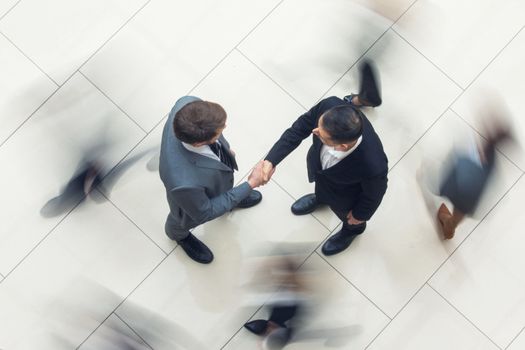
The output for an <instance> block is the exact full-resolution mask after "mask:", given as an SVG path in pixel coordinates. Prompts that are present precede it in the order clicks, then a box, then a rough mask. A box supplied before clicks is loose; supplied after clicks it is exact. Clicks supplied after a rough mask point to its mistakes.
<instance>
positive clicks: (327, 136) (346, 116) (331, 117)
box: [312, 106, 363, 151]
mask: <svg viewBox="0 0 525 350" xmlns="http://www.w3.org/2000/svg"><path fill="white" fill-rule="evenodd" d="M312 132H313V133H314V135H317V136H318V137H319V138H320V139H321V141H322V142H323V143H324V144H325V145H327V146H330V147H334V149H336V150H338V151H348V150H349V149H350V148H352V147H353V146H354V145H355V143H356V142H357V139H358V138H359V137H360V136H361V134H362V132H363V119H362V118H361V116H360V115H359V113H358V112H357V111H356V110H355V109H354V108H353V107H351V106H337V107H334V108H331V109H329V110H328V111H326V112H324V113H323V115H322V116H321V117H320V118H319V125H318V126H317V128H315V129H314V130H312Z"/></svg>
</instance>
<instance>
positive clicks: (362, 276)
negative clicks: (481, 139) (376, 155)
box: [328, 112, 520, 317]
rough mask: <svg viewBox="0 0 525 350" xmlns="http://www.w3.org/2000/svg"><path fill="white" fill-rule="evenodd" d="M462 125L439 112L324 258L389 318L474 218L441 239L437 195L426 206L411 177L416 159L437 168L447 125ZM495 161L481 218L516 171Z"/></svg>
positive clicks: (458, 130) (418, 163)
mask: <svg viewBox="0 0 525 350" xmlns="http://www.w3.org/2000/svg"><path fill="white" fill-rule="evenodd" d="M468 129H469V127H468V126H467V125H466V124H465V123H464V122H462V121H461V120H460V119H459V118H458V117H457V116H455V115H454V114H453V113H452V112H448V113H447V114H445V116H444V117H443V118H442V119H441V120H440V121H439V122H438V123H437V124H436V125H435V126H434V127H433V128H432V129H431V131H430V132H429V133H428V134H427V135H425V136H424V137H423V138H422V139H421V140H420V141H419V142H418V144H417V145H416V146H415V148H414V149H412V150H411V151H410V152H409V153H408V154H407V156H405V158H403V159H402V160H401V162H400V163H399V164H397V165H396V167H395V168H394V169H393V170H392V171H390V173H389V183H388V189H387V193H386V195H385V197H384V198H383V202H382V203H381V205H380V207H379V209H378V211H377V212H376V213H375V215H374V216H373V217H372V219H371V220H370V221H369V223H368V227H367V230H366V232H365V233H364V234H363V235H362V236H360V237H358V238H357V239H356V240H354V242H353V243H352V245H351V246H350V247H349V248H348V249H347V250H346V251H345V252H343V253H340V254H338V255H335V256H333V257H330V258H328V261H329V262H330V263H331V264H332V265H333V266H334V267H335V268H336V269H338V270H339V271H341V273H342V274H343V275H344V276H346V278H348V279H349V280H350V281H351V282H352V283H354V285H355V286H356V287H357V288H359V289H360V290H361V291H362V292H363V293H364V294H365V295H367V296H368V297H369V298H370V299H371V300H372V301H373V302H375V303H376V305H378V306H379V307H380V308H381V309H382V310H383V311H384V312H385V313H386V314H387V315H389V316H390V317H394V316H395V315H396V313H398V312H399V310H401V308H402V307H403V306H404V305H405V304H406V303H407V302H408V301H409V299H410V298H411V297H412V296H413V295H414V293H416V291H417V290H418V289H419V288H420V287H421V286H422V285H423V284H424V283H425V282H426V281H427V279H428V278H430V276H431V275H432V274H433V273H434V272H435V271H436V269H437V268H438V267H439V266H440V265H441V264H442V263H443V262H444V261H445V259H446V258H447V257H448V256H449V255H450V254H451V253H452V252H453V251H454V249H455V248H456V247H457V246H458V245H459V243H460V242H461V241H462V240H463V239H464V238H465V237H466V235H468V233H469V232H470V231H471V230H472V229H474V227H475V225H476V224H477V223H478V222H479V221H478V220H479V219H478V220H476V219H468V220H467V221H465V222H464V223H462V225H460V226H459V228H458V230H457V231H456V237H455V238H454V239H453V240H450V241H443V239H442V237H441V233H440V232H439V231H438V230H437V227H436V223H435V222H436V220H435V215H436V213H437V208H438V206H439V204H440V203H441V202H442V200H441V199H440V198H439V197H432V198H431V201H432V203H430V207H431V208H430V209H429V208H428V207H427V204H426V202H425V201H424V200H423V197H422V196H421V192H420V188H419V186H418V182H417V180H416V172H417V170H418V169H419V168H420V167H421V165H422V163H424V164H427V163H428V164H436V165H437V166H438V167H439V166H441V167H443V163H444V162H443V159H444V157H445V156H446V155H447V154H448V152H449V151H450V149H451V147H452V143H450V141H449V140H450V138H447V136H448V137H450V136H451V130H454V133H455V134H456V135H457V137H458V138H459V140H461V139H462V138H464V135H463V133H464V132H467V131H468ZM461 131H463V132H461ZM423 161H425V162H423ZM425 166H427V165H425ZM498 166H499V168H500V169H499V171H498V172H497V173H496V174H495V181H494V185H493V186H492V187H491V188H490V191H489V193H487V195H486V196H485V197H486V198H487V200H486V201H484V202H483V203H482V204H480V208H479V214H478V215H479V216H481V217H482V215H483V214H484V213H487V212H488V210H489V209H490V208H491V207H492V206H493V205H494V204H495V203H496V202H497V200H498V199H499V198H501V197H502V196H503V194H504V193H505V192H506V191H507V190H508V189H509V188H510V187H511V186H512V184H513V183H514V182H515V181H516V180H517V178H518V177H519V175H520V172H519V171H518V170H517V169H516V168H515V167H514V165H512V164H510V163H509V162H508V161H506V160H504V159H503V160H501V161H500V163H498Z"/></svg>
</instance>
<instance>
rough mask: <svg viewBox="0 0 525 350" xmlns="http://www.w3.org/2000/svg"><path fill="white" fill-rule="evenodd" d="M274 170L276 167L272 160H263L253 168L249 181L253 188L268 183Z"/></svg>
mask: <svg viewBox="0 0 525 350" xmlns="http://www.w3.org/2000/svg"><path fill="white" fill-rule="evenodd" d="M274 172H275V168H274V166H273V164H272V163H271V162H269V161H267V160H264V161H263V160H261V161H260V162H258V163H257V165H256V166H255V167H254V168H253V169H252V172H251V174H250V175H249V176H248V183H249V184H250V186H251V187H252V188H255V187H259V186H262V185H266V184H267V183H268V182H269V181H270V179H271V177H272V175H273V173H274Z"/></svg>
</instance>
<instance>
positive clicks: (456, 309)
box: [425, 282, 502, 350]
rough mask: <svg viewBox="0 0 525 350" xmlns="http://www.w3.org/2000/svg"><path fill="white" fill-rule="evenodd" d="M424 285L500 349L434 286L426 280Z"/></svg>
mask: <svg viewBox="0 0 525 350" xmlns="http://www.w3.org/2000/svg"><path fill="white" fill-rule="evenodd" d="M425 286H428V287H430V288H431V289H432V290H433V291H434V292H435V293H436V294H437V295H439V296H440V297H441V298H442V299H443V301H445V302H446V303H447V304H448V305H449V306H450V307H452V308H453V309H454V310H455V311H456V312H457V313H458V314H460V315H461V316H462V317H463V318H464V319H465V320H466V321H467V322H468V323H470V324H471V325H472V326H473V327H474V328H475V329H477V330H478V332H480V333H481V334H483V335H484V336H485V338H487V339H488V340H489V341H490V342H491V343H492V344H493V345H495V346H496V347H497V348H498V349H500V350H502V349H501V347H500V346H499V345H498V344H496V343H495V342H494V341H493V340H492V339H490V337H489V336H488V335H486V334H485V332H483V331H482V330H481V329H479V328H478V326H476V325H475V324H474V322H472V321H471V320H469V318H468V317H467V316H465V315H464V314H463V313H462V312H461V311H460V310H459V309H458V308H456V307H455V306H454V305H453V304H452V303H451V302H450V301H449V300H447V299H446V298H445V297H444V296H443V295H441V293H439V292H438V291H437V290H436V289H435V288H434V287H432V286H431V285H430V284H429V283H428V282H427V283H425Z"/></svg>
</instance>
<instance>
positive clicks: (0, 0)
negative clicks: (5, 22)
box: [0, 0, 19, 17]
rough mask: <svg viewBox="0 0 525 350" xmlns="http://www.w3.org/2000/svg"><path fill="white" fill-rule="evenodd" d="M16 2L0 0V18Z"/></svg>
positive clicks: (14, 0)
mask: <svg viewBox="0 0 525 350" xmlns="http://www.w3.org/2000/svg"><path fill="white" fill-rule="evenodd" d="M17 2H19V1H18V0H0V17H2V16H4V15H5V14H6V13H7V11H9V10H10V9H11V8H12V7H13V6H14V5H15V4H16V3H17Z"/></svg>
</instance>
